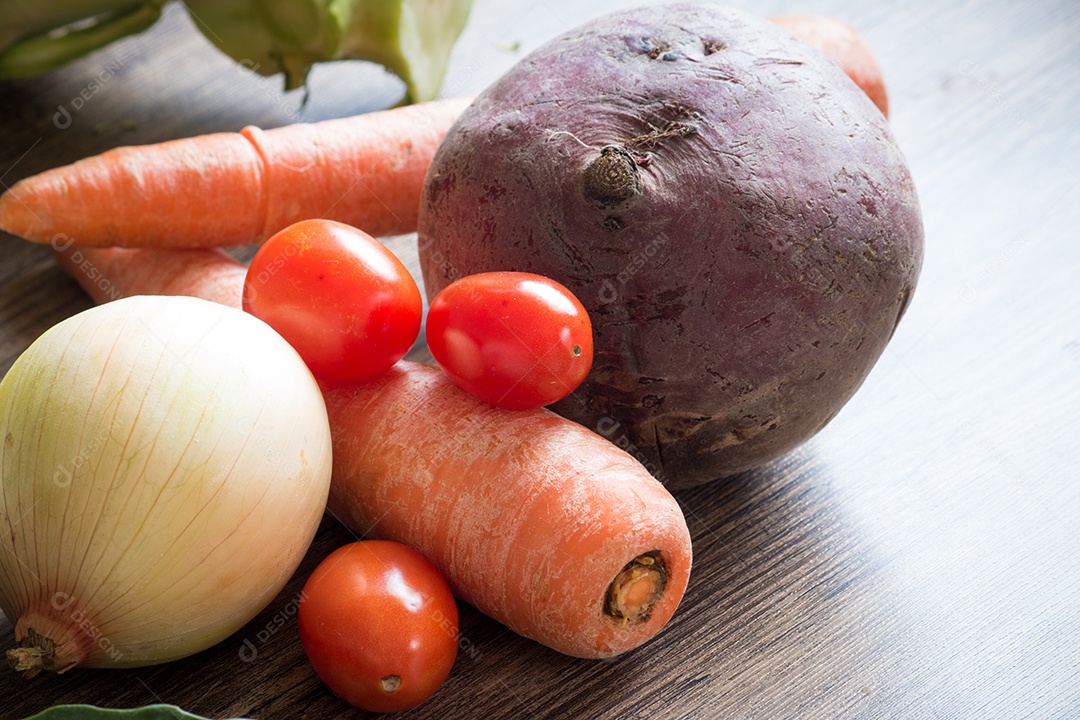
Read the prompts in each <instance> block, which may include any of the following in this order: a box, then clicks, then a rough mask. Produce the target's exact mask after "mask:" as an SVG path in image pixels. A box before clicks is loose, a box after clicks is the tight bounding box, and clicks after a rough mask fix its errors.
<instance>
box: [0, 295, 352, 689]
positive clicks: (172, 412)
mask: <svg viewBox="0 0 1080 720" xmlns="http://www.w3.org/2000/svg"><path fill="white" fill-rule="evenodd" d="M0 442H2V443H3V455H2V460H0V546H2V547H0V608H2V609H3V611H4V613H5V614H6V615H7V616H8V617H9V618H10V619H11V620H12V622H13V623H14V624H15V636H16V640H17V641H19V642H21V643H26V642H28V641H29V639H30V637H31V636H32V633H31V631H33V632H34V633H37V634H38V635H42V636H45V637H46V638H49V639H51V640H52V641H53V642H54V645H55V647H54V648H53V652H54V654H55V657H53V658H52V659H51V665H50V664H46V666H45V667H44V669H47V670H48V669H53V670H58V671H63V670H65V669H67V668H68V667H73V666H76V665H81V666H86V667H139V666H144V665H152V664H157V663H161V662H167V661H169V660H174V659H177V658H181V657H185V656H188V655H191V654H193V653H195V652H198V651H200V650H203V649H205V648H207V647H209V646H211V645H213V644H215V643H217V642H219V641H221V640H223V639H224V638H226V637H227V636H228V635H230V634H231V633H233V632H235V631H236V630H238V629H239V628H240V627H242V626H243V625H244V624H245V623H246V622H247V621H249V620H250V619H251V618H253V617H254V616H255V615H256V614H257V613H258V612H259V611H260V610H262V609H263V608H264V607H266V605H267V604H268V603H269V602H270V601H271V600H272V599H273V598H274V596H275V595H276V594H277V593H278V592H279V591H280V590H281V588H282V587H283V586H284V585H285V583H286V582H287V581H288V580H289V578H290V577H291V576H292V575H293V573H294V572H295V571H296V568H297V566H298V565H299V563H300V561H301V559H302V558H303V556H304V553H305V552H306V550H307V548H308V547H309V545H310V544H311V541H312V539H313V537H314V534H315V531H316V529H317V527H318V524H319V521H320V519H321V518H322V515H323V512H324V510H325V507H326V498H327V494H328V492H329V486H330V471H331V449H330V447H331V445H330V428H329V423H328V420H327V416H326V407H325V404H324V403H323V400H322V394H321V393H320V391H319V388H318V385H317V384H316V382H315V380H314V378H313V377H312V376H311V373H310V372H309V371H308V369H307V367H306V366H305V365H304V363H303V361H302V360H301V359H300V357H299V355H297V354H296V352H295V351H294V350H293V349H292V348H291V347H290V346H289V345H288V343H286V342H285V340H284V339H282V338H281V337H280V336H279V335H278V334H277V333H276V332H274V331H273V330H272V329H271V328H270V327H269V326H268V325H266V324H265V323H263V322H262V321H260V320H258V319H256V318H255V317H253V316H251V315H248V314H246V313H244V312H242V311H240V310H236V309H234V308H228V307H225V306H222V305H217V304H215V303H211V302H208V301H205V300H199V299H196V298H187V297H131V298H125V299H122V300H117V301H115V302H111V303H108V304H105V305H101V306H99V307H95V308H92V309H90V310H87V311H85V312H82V313H79V314H78V315H75V316H73V317H71V318H69V319H67V320H64V321H63V322H61V323H59V324H58V325H56V326H54V327H52V328H51V329H49V330H48V331H46V332H45V333H44V334H43V335H42V336H41V337H40V338H38V340H36V341H35V342H34V343H33V344H32V345H31V346H30V347H29V348H28V349H27V350H26V351H25V352H24V353H23V354H22V355H21V356H20V357H19V359H18V360H16V362H15V364H14V365H13V366H12V368H11V370H10V371H9V372H8V374H7V375H6V376H5V377H4V379H3V381H2V382H0ZM39 644H40V643H39ZM46 644H47V642H46ZM31 654H32V653H31ZM10 657H11V656H10V654H9V660H10ZM22 669H25V668H22ZM34 672H36V671H35V670H31V671H29V672H28V673H27V674H29V675H32V674H34Z"/></svg>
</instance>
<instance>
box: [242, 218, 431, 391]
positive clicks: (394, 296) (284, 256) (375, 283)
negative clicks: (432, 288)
mask: <svg viewBox="0 0 1080 720" xmlns="http://www.w3.org/2000/svg"><path fill="white" fill-rule="evenodd" d="M243 308H244V310H246V311H247V312H249V313H251V314H252V315H255V316H256V317H258V318H259V319H261V320H263V321H264V322H266V323H267V324H269V325H270V326H271V327H272V328H274V329H275V330H277V332H278V333H279V334H280V335H281V336H282V337H284V338H285V339H286V340H287V341H288V342H289V344H291V345H292V346H293V348H295V349H296V351H297V352H298V353H299V354H300V356H301V357H302V358H303V359H304V362H306V363H307V366H308V368H309V369H310V370H311V373H312V374H313V375H314V376H315V378H316V379H317V380H318V381H319V382H320V383H322V384H324V385H329V386H335V385H341V384H344V383H349V382H355V381H359V380H365V379H368V378H372V377H375V376H376V375H379V374H380V373H383V372H385V371H386V370H388V369H389V368H390V367H391V366H393V364H394V363H396V362H397V361H398V360H400V359H401V358H403V357H404V356H405V354H406V353H408V352H409V350H410V348H412V345H413V343H414V342H416V338H417V337H418V336H419V334H420V326H421V320H422V313H423V299H422V298H421V296H420V289H419V288H418V287H417V285H416V281H415V280H414V279H413V277H412V275H411V274H410V273H409V271H408V269H407V268H406V267H405V266H404V265H403V264H402V262H401V261H400V260H399V259H398V258H397V257H396V256H395V255H394V254H393V253H392V252H391V251H390V250H388V249H387V248H386V247H385V246H384V245H383V244H382V243H380V242H379V241H378V240H376V239H375V238H373V237H371V236H370V235H368V234H367V233H365V232H363V231H362V230H359V229H357V228H354V227H352V226H350V225H345V224H344V223H339V222H335V221H332V220H321V219H317V220H304V221H301V222H298V223H295V224H293V225H290V226H289V227H287V228H285V229H284V230H281V231H280V232H278V233H276V234H275V235H273V236H272V237H271V238H269V239H268V240H267V241H266V242H265V243H263V245H262V247H260V248H259V250H258V251H257V252H256V253H255V257H254V258H252V260H251V264H250V266H249V267H248V272H247V276H246V277H245V280H244V292H243Z"/></svg>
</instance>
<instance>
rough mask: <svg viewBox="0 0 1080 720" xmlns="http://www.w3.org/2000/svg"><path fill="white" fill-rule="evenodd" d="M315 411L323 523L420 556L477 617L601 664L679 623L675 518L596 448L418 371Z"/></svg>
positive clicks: (341, 396)
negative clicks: (328, 458) (328, 448)
mask: <svg viewBox="0 0 1080 720" xmlns="http://www.w3.org/2000/svg"><path fill="white" fill-rule="evenodd" d="M324 397H325V398H326V405H327V412H328V413H329V415H330V425H331V434H332V436H333V443H334V445H333V448H334V474H333V480H332V482H331V491H330V500H329V504H328V507H329V509H330V511H331V512H332V513H333V514H334V516H335V517H337V518H338V519H340V520H341V521H342V522H344V523H345V524H346V525H348V526H349V527H350V528H352V529H353V530H355V531H356V532H359V533H363V534H365V535H368V536H371V537H380V538H386V539H391V540H397V541H399V542H403V543H405V544H407V545H410V546H412V547H414V548H416V549H417V550H419V551H420V552H421V553H423V554H424V555H426V556H427V557H428V559H430V560H431V561H432V563H434V565H435V566H436V567H438V568H439V569H440V570H441V571H442V572H443V574H444V575H445V576H446V577H447V579H448V580H449V581H450V585H451V587H452V588H453V589H454V592H455V594H456V595H458V597H460V598H462V599H463V600H465V601H467V602H469V603H471V604H472V605H474V606H475V607H477V608H478V609H479V610H481V611H482V612H484V613H485V614H487V615H489V616H491V617H493V618H495V619H496V620H498V621H499V622H501V623H503V624H505V625H506V626H508V627H509V628H510V629H512V630H514V631H515V632H518V633H520V634H521V635H524V636H525V637H529V638H532V639H533V640H536V641H538V642H540V643H543V644H544V645H547V646H548V647H551V648H553V649H555V650H558V651H560V652H563V653H566V654H568V655H573V656H576V657H585V658H598V657H609V656H613V655H617V654H619V653H622V652H626V651H627V650H630V649H632V648H634V647H637V646H638V645H640V644H642V643H643V642H645V641H646V640H648V639H649V638H651V637H652V636H653V635H655V634H656V633H657V632H658V631H659V630H660V628H662V627H663V626H664V624H665V623H667V621H668V620H669V619H670V618H671V616H672V614H673V613H674V612H675V609H676V607H677V606H678V604H679V601H680V600H681V598H682V595H683V591H684V590H685V588H686V583H687V580H688V578H689V574H690V563H691V549H690V536H689V533H688V531H687V528H686V521H685V519H684V518H683V514H682V511H681V509H680V508H679V505H678V503H677V502H676V501H675V499H674V498H673V497H672V496H671V495H670V493H668V491H667V490H666V489H665V488H664V487H663V486H662V485H661V484H660V482H659V481H657V480H656V479H655V478H653V477H652V476H651V475H649V473H648V471H646V470H645V468H644V467H643V466H642V465H641V464H640V463H639V462H637V461H636V460H634V459H633V458H632V457H630V456H629V455H628V454H626V453H625V452H623V451H622V450H620V449H619V448H618V447H616V446H615V445H613V444H612V443H610V442H608V441H607V440H605V439H603V438H602V437H600V436H599V435H596V434H595V433H593V432H591V431H589V430H587V429H585V428H584V427H582V426H581V425H578V424H577V423H574V422H572V421H569V420H566V419H565V418H562V417H560V416H558V415H555V414H554V413H552V412H550V411H549V410H546V409H543V408H537V409H534V410H505V409H502V408H496V407H494V406H491V405H488V404H487V403H485V402H483V401H482V400H479V399H477V398H475V397H473V396H472V395H470V394H468V393H466V392H465V391H463V390H461V389H460V388H458V387H457V386H456V385H454V384H453V382H452V381H450V379H449V378H448V377H447V376H446V375H445V374H444V373H443V372H442V371H441V370H439V369H438V368H435V367H431V366H429V365H422V364H418V363H409V362H400V363H398V365H396V366H395V367H394V368H392V369H391V370H390V371H389V372H388V373H386V374H385V375H382V376H380V378H379V379H378V380H375V381H372V382H370V383H367V384H364V385H361V386H358V387H355V388H351V389H350V388H339V389H335V390H333V391H330V392H327V393H325V394H324Z"/></svg>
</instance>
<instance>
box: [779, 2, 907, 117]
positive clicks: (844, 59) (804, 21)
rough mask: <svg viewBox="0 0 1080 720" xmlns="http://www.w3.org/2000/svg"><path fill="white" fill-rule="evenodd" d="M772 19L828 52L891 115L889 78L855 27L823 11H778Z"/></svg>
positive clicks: (880, 107) (885, 112)
mask: <svg viewBox="0 0 1080 720" xmlns="http://www.w3.org/2000/svg"><path fill="white" fill-rule="evenodd" d="M769 19H770V20H772V21H773V22H774V23H776V24H777V25H779V26H780V27H782V28H784V29H786V30H787V31H788V32H790V33H791V34H792V35H794V36H796V37H798V38H800V39H801V40H803V41H805V42H807V43H809V44H811V45H813V46H814V47H816V48H817V49H818V50H821V51H822V52H823V53H825V54H826V55H827V56H828V57H829V59H830V60H832V61H833V62H834V63H836V64H837V65H839V66H840V67H841V69H843V71H844V72H845V73H847V75H848V77H850V78H851V79H852V80H854V81H855V84H856V85H858V86H859V87H861V88H862V90H863V92H865V93H866V95H867V97H869V98H870V99H871V100H872V101H873V103H874V104H875V105H877V106H878V109H879V110H881V112H882V114H883V115H885V117H888V116H889V97H888V94H887V93H886V92H885V78H884V77H882V75H881V70H880V69H879V68H878V64H877V61H876V60H874V54H873V53H872V52H870V47H869V46H868V45H867V44H866V41H865V40H863V38H862V36H861V35H860V34H859V32H858V31H857V30H856V29H855V28H853V27H851V26H850V25H848V24H847V23H845V22H842V21H840V20H837V19H836V18H832V17H827V16H823V15H778V16H776V17H771V18H769Z"/></svg>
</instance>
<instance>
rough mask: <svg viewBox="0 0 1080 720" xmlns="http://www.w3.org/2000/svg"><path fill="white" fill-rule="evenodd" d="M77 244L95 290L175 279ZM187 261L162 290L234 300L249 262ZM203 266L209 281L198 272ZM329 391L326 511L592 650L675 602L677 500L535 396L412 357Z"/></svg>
mask: <svg viewBox="0 0 1080 720" xmlns="http://www.w3.org/2000/svg"><path fill="white" fill-rule="evenodd" d="M67 252H69V253H70V252H71V251H70V250H69V251H67ZM78 252H79V253H81V255H82V256H83V257H84V258H85V259H86V260H87V261H88V262H90V263H93V264H94V272H93V273H87V272H80V271H79V266H72V265H71V264H70V263H68V264H66V265H65V267H66V268H67V269H68V270H69V272H73V275H74V277H75V279H76V280H77V281H79V283H80V284H81V285H83V286H84V287H88V286H89V287H88V290H89V289H91V288H93V287H94V286H95V285H96V284H100V280H99V279H98V278H104V279H105V280H106V282H108V283H109V285H110V286H111V287H112V288H114V290H115V292H118V293H121V294H124V293H126V292H127V291H128V290H129V288H130V287H132V286H135V285H137V286H138V287H139V289H140V291H141V292H144V293H151V292H153V290H154V288H153V279H154V278H160V277H165V276H166V275H169V273H159V271H158V270H157V266H156V263H157V262H158V260H159V258H160V257H161V256H160V255H159V254H158V253H157V252H150V251H146V250H125V251H121V252H122V253H123V254H120V255H117V254H116V252H117V251H113V250H101V249H93V248H89V249H84V250H79V251H78ZM185 257H186V258H188V259H189V260H190V261H191V263H192V271H191V272H190V273H181V274H180V275H179V276H178V277H180V278H183V279H184V282H180V281H179V280H174V281H173V282H172V283H171V284H170V285H168V288H169V289H170V290H171V291H174V292H179V293H185V294H188V293H193V292H196V291H198V288H199V287H213V288H217V289H218V290H220V288H221V287H223V286H224V287H227V286H228V285H229V284H230V283H232V284H233V285H234V288H235V292H227V293H225V294H224V295H225V296H226V297H227V298H238V297H239V294H240V287H241V284H242V281H243V277H242V275H240V276H238V275H237V274H236V270H237V268H241V269H242V268H243V266H242V265H240V264H239V263H237V262H236V261H235V260H233V259H232V258H230V257H228V256H227V255H225V254H224V253H219V254H215V255H213V257H211V256H210V255H208V254H207V253H206V251H202V250H176V251H172V253H171V254H169V255H168V258H169V259H170V261H171V262H173V263H175V265H174V266H173V269H175V267H177V266H179V265H182V264H183V263H182V261H183V259H184V258H185ZM114 262H119V263H120V265H119V266H117V268H116V269H117V270H120V271H121V272H114V266H113V264H114ZM199 276H202V277H204V278H205V279H206V282H205V284H204V285H201V286H200V285H198V284H194V283H193V282H192V281H193V280H195V279H196V278H197V277H199ZM163 287H164V286H163ZM92 294H93V292H92ZM215 294H216V295H220V293H218V292H215ZM96 298H97V299H99V300H108V299H110V297H109V296H108V295H103V294H101V293H97V296H96ZM211 299H213V298H211ZM324 397H325V399H326V404H327V410H328V412H329V415H330V427H331V435H332V438H333V443H334V444H333V454H334V472H333V477H332V480H331V492H330V500H329V510H330V512H331V513H332V514H333V515H334V516H335V517H337V518H338V519H339V520H340V521H342V522H343V523H345V524H346V525H347V526H349V527H350V528H352V529H353V530H354V531H356V532H357V533H360V534H362V535H366V536H369V537H377V538H385V539H392V540H397V541H399V542H403V543H405V544H407V545H410V546H411V547H413V548H415V549H417V550H419V551H420V552H421V553H423V554H424V555H425V556H427V557H428V559H430V560H431V561H432V562H433V563H434V564H435V565H436V567H438V568H439V570H440V571H441V572H442V573H443V574H444V575H445V576H446V577H447V579H448V580H449V582H450V584H451V586H452V587H453V589H454V592H455V594H457V595H458V597H460V598H462V599H463V600H465V601H467V602H469V603H471V604H473V605H474V606H476V607H477V608H478V609H479V610H481V611H482V612H484V613H486V614H488V615H490V616H491V617H493V618H495V619H496V620H498V621H499V622H502V623H503V624H505V625H506V626H508V627H509V628H511V629H512V630H514V631H516V632H518V633H520V634H522V635H524V636H526V637H529V638H532V639H534V640H536V641H538V642H541V643H543V644H544V645H547V646H548V647H551V648H554V649H555V650H558V651H560V652H563V653H566V654H569V655H574V656H577V657H586V658H598V657H607V656H613V655H617V654H620V653H622V652H626V651H628V650H630V649H632V648H634V647H637V646H639V645H641V644H642V643H644V642H646V641H647V640H648V639H650V638H651V637H653V636H654V635H655V634H656V633H657V632H658V631H659V630H660V629H661V628H662V627H663V626H664V625H665V624H666V623H667V621H668V620H669V619H670V618H671V616H672V614H673V613H674V612H675V610H676V608H677V606H678V605H679V602H680V600H681V599H682V596H683V593H684V591H685V589H686V585H687V582H688V579H689V574H690V566H691V554H692V553H691V544H690V535H689V532H688V530H687V527H686V521H685V519H684V517H683V514H682V511H681V509H680V508H679V505H678V503H677V502H676V501H675V499H674V498H673V497H672V496H671V494H670V493H669V492H668V491H667V490H666V489H665V488H664V487H663V485H661V484H660V482H658V481H657V480H656V479H654V478H653V477H652V476H651V475H649V473H648V471H647V470H646V469H645V468H644V467H643V466H642V465H641V464H640V463H639V462H637V461H636V460H635V459H633V458H632V457H631V456H630V455H628V454H627V453H626V452H624V451H622V450H621V449H619V448H618V447H616V446H615V445H613V444H612V443H610V442H608V441H607V440H605V439H604V438H602V437H600V436H599V435H597V434H595V433H593V432H591V431H589V430H587V429H586V428H584V427H582V426H580V425H578V424H577V423H574V422H571V421H569V420H566V419H565V418H562V417H560V416H558V415H555V414H554V413H552V412H550V411H548V410H545V409H543V408H539V409H534V410H524V411H513V410H504V409H501V408H496V407H494V406H491V405H488V404H487V403H485V402H483V401H482V400H479V399H477V398H475V397H473V396H472V395H469V394H468V393H466V392H465V391H463V390H461V389H460V388H458V387H457V386H456V385H454V384H453V382H451V381H450V380H449V378H447V377H446V375H445V374H444V373H443V372H442V371H441V370H439V369H438V368H435V367H431V366H428V365H422V364H419V363H410V362H405V361H402V362H399V363H398V364H397V365H396V366H395V367H394V368H393V369H391V370H390V371H389V372H388V373H386V374H385V375H383V376H381V377H380V378H379V379H377V380H374V381H371V382H368V383H365V384H362V385H358V386H353V387H342V388H337V389H335V390H332V391H328V392H326V393H325V394H324Z"/></svg>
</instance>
